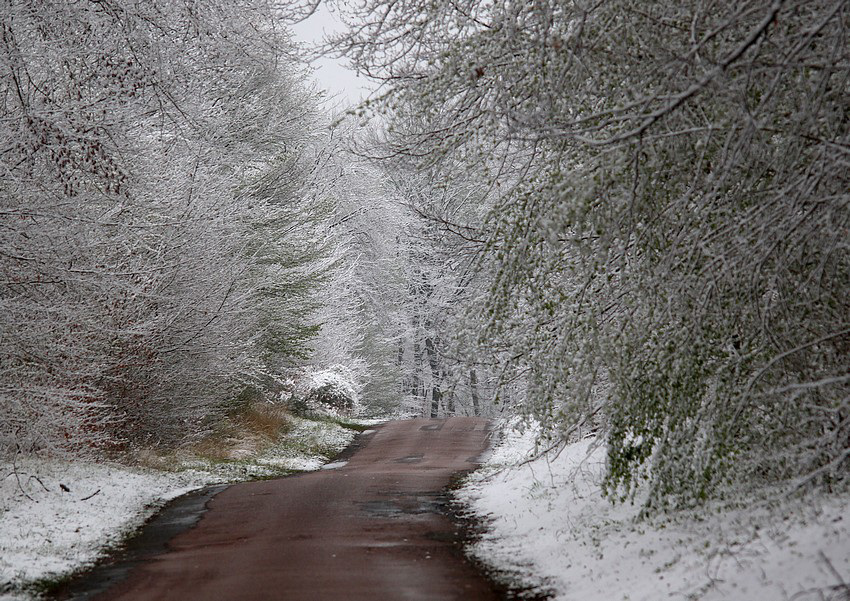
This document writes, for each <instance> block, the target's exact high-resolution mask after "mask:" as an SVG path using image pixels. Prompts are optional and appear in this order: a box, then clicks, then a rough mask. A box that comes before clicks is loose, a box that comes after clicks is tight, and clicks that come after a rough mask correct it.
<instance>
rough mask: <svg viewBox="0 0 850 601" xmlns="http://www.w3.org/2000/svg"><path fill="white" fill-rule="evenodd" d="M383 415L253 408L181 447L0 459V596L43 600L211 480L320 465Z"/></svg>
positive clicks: (261, 475)
mask: <svg viewBox="0 0 850 601" xmlns="http://www.w3.org/2000/svg"><path fill="white" fill-rule="evenodd" d="M379 421H381V420H349V419H346V418H338V417H325V416H322V417H311V418H304V417H297V416H293V415H290V414H289V413H287V412H286V411H284V410H283V409H281V408H280V407H278V406H275V405H271V404H252V405H248V406H246V407H245V408H243V410H241V411H239V412H237V413H234V414H232V415H230V416H228V418H227V419H226V420H224V421H223V422H222V423H221V424H219V426H218V427H217V428H216V429H215V430H214V431H213V432H212V433H211V434H210V435H208V436H206V437H204V438H203V439H200V440H197V441H194V442H193V443H191V444H187V445H185V446H183V447H180V448H177V449H172V450H162V449H145V450H144V451H141V452H139V453H138V454H137V455H136V456H135V457H134V458H132V459H131V460H128V461H125V462H124V463H122V464H118V463H106V462H101V463H94V462H84V461H68V460H60V459H39V458H33V457H28V458H25V457H18V458H16V460H15V462H14V464H13V463H11V462H6V463H0V477H2V478H3V479H2V480H0V601H9V600H13V599H14V600H23V599H33V598H38V597H39V596H40V595H42V594H46V593H49V592H51V591H52V590H55V589H56V588H57V587H61V585H62V584H63V583H64V582H65V581H66V580H67V579H68V578H69V577H70V576H72V575H73V574H75V573H76V572H78V571H80V570H82V569H85V568H86V567H88V566H90V565H92V564H93V563H94V562H95V561H96V560H97V559H98V558H99V557H100V556H102V555H104V554H105V553H106V552H107V551H109V550H110V549H113V548H116V547H118V546H119V545H121V543H122V542H123V541H124V540H126V539H127V537H129V536H130V535H132V534H133V533H134V532H135V531H136V530H137V529H138V528H140V527H141V526H142V525H143V524H144V523H145V522H146V521H147V520H148V519H149V518H150V517H151V516H152V515H153V514H155V513H156V512H157V511H158V510H159V509H160V508H161V507H162V506H163V505H164V504H165V503H166V502H168V501H169V500H171V499H174V498H176V497H179V496H181V495H183V494H185V493H187V492H189V491H192V490H195V489H198V488H201V487H203V486H206V485H209V484H220V483H228V482H238V481H244V480H252V479H260V478H273V477H280V476H284V475H287V474H291V473H294V472H300V471H308V470H314V469H318V468H319V467H321V466H322V465H323V464H324V463H326V462H327V461H329V460H331V459H332V458H333V457H335V456H336V455H337V454H338V453H339V452H341V451H342V450H343V449H344V448H345V447H346V446H348V444H349V443H350V442H351V441H352V440H353V438H354V437H355V436H356V435H357V433H358V432H359V431H362V430H364V429H368V428H369V427H370V425H373V424H375V423H377V422H379Z"/></svg>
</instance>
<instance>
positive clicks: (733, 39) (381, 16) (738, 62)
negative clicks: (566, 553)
mask: <svg viewBox="0 0 850 601" xmlns="http://www.w3.org/2000/svg"><path fill="white" fill-rule="evenodd" d="M338 9H339V10H340V12H341V14H343V15H344V17H345V18H346V19H347V23H348V25H349V30H348V32H347V33H345V34H342V35H340V36H337V39H336V40H335V44H336V48H337V49H338V51H341V52H344V53H345V54H346V56H348V57H349V58H350V59H351V60H352V61H353V63H354V64H355V65H356V66H357V67H358V69H359V70H361V71H362V72H364V73H367V74H369V75H370V76H372V77H374V78H375V79H377V80H378V81H380V82H382V85H381V87H380V88H379V93H378V94H376V95H375V97H374V98H373V99H371V101H370V102H369V103H368V104H367V106H365V107H362V112H364V113H369V112H374V113H378V114H381V115H383V117H384V118H385V119H387V121H388V128H387V134H386V136H385V140H384V147H385V155H386V156H390V157H394V159H392V160H394V161H395V162H396V163H400V164H404V165H408V167H407V169H409V170H410V171H412V172H414V173H419V174H427V175H426V176H425V177H424V179H423V180H422V181H421V182H420V183H419V184H418V186H417V189H416V197H417V199H419V200H420V201H421V202H420V204H419V205H418V207H417V210H418V212H420V213H421V214H423V215H426V216H427V217H428V218H429V219H430V222H431V227H432V228H433V229H434V230H435V231H437V232H439V233H440V235H439V236H437V237H436V239H435V242H436V246H432V248H437V249H442V252H444V253H448V255H450V256H452V257H459V256H463V255H464V254H471V255H474V258H473V259H472V260H471V261H470V262H469V263H467V264H466V265H468V266H469V268H470V269H471V273H469V274H467V273H466V272H465V269H466V268H464V269H462V270H461V271H459V272H455V273H452V274H451V276H452V277H449V278H448V279H447V280H446V279H445V275H446V274H443V273H440V274H435V275H437V277H439V278H441V279H439V280H437V283H436V285H437V286H439V287H440V289H442V293H441V292H439V291H436V290H435V291H434V292H432V293H431V294H432V295H434V296H436V295H442V296H444V297H453V298H455V302H454V303H453V304H454V306H455V307H456V311H453V312H452V313H451V315H452V316H454V315H458V316H462V319H461V320H460V322H459V323H460V324H462V326H461V327H458V328H457V331H458V332H461V338H460V340H459V342H461V343H464V348H465V354H466V356H467V358H468V360H469V359H470V358H471V359H474V360H472V361H470V365H473V366H476V365H477V366H481V367H482V368H483V367H484V366H486V367H487V368H486V372H487V373H488V374H489V378H491V379H492V378H495V380H496V382H497V383H498V384H499V390H501V391H502V392H501V393H497V396H496V400H497V401H499V400H501V401H502V402H506V403H508V404H509V408H510V410H511V411H515V412H518V413H520V414H525V415H527V416H529V417H531V418H533V419H535V420H536V421H538V422H539V423H540V424H542V426H543V427H544V429H545V430H546V432H547V433H548V435H549V437H550V438H551V439H552V441H553V443H555V444H557V443H559V442H563V441H566V440H569V439H570V438H571V437H575V436H581V435H583V434H584V433H585V432H588V431H596V432H599V433H601V434H603V436H602V440H604V441H605V443H606V444H607V446H608V475H607V481H606V489H607V490H608V491H609V493H610V494H611V495H612V497H613V498H628V497H629V496H630V495H632V494H633V492H634V491H635V489H636V487H637V486H638V485H639V484H640V483H641V482H646V481H648V483H649V486H650V490H651V495H650V498H649V501H648V505H649V507H658V506H665V505H688V504H692V503H695V502H699V501H701V500H702V499H705V498H707V497H708V496H710V495H715V494H719V493H722V491H723V490H724V488H725V486H726V485H728V484H734V485H736V486H740V485H741V484H743V483H749V484H750V485H753V486H762V485H765V484H773V483H784V484H786V485H790V487H791V488H792V489H796V488H800V487H805V486H807V485H810V484H820V485H824V486H827V487H833V486H837V485H838V484H840V483H841V482H845V483H846V480H847V478H846V476H847V473H848V465H850V294H848V290H850V286H849V285H848V284H850V254H848V244H850V235H848V234H850V229H848V228H849V227H850V176H848V166H850V135H849V134H850V85H848V79H849V78H850V48H848V44H850V5H848V3H847V2H845V1H843V0H813V1H811V2H805V3H800V2H786V1H782V0H773V1H771V2H765V1H755V0H753V1H748V0H743V1H740V0H734V1H733V0H688V1H685V2H675V3H671V2H660V1H658V2H656V1H652V0H602V1H598V2H584V1H583V0H532V1H525V0H522V1H514V0H495V1H494V2H477V1H476V0H436V1H433V2H423V1H421V0H369V1H367V2H363V3H362V4H361V5H358V7H357V8H356V9H355V8H352V7H350V6H347V4H346V3H343V2H340V3H339V6H338ZM392 160H391V162H392ZM432 252H437V255H436V256H439V251H433V250H432ZM439 264H440V265H443V266H447V265H448V264H447V263H446V262H445V261H440V262H439ZM453 295H456V296H453ZM473 349H475V350H473Z"/></svg>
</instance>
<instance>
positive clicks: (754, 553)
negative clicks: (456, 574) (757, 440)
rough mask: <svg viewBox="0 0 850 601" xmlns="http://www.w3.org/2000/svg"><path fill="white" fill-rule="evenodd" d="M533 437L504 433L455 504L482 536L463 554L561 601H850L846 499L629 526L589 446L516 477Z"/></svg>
mask: <svg viewBox="0 0 850 601" xmlns="http://www.w3.org/2000/svg"><path fill="white" fill-rule="evenodd" d="M533 445H534V432H526V433H525V434H519V433H517V432H508V433H507V435H506V437H505V438H504V439H503V440H502V442H501V443H500V444H499V445H498V446H497V447H496V448H495V449H494V452H493V453H492V455H491V456H490V457H489V459H488V460H487V462H486V465H485V467H484V468H483V469H481V470H479V471H478V472H476V473H474V474H473V475H472V476H471V477H470V479H469V481H468V483H467V484H466V486H464V487H463V488H462V489H461V490H460V491H459V493H458V497H459V500H460V501H461V502H462V503H464V504H465V505H466V506H467V507H469V508H470V510H471V511H472V512H473V513H474V514H476V515H477V516H479V517H481V518H483V519H484V520H485V521H486V522H487V523H488V525H489V528H488V531H487V533H486V534H485V535H483V537H482V538H481V540H480V541H479V542H477V543H476V544H475V545H474V546H473V548H472V549H471V552H472V553H473V554H474V555H475V556H477V557H478V558H479V559H480V560H482V561H484V563H485V564H488V565H490V566H492V567H494V568H496V569H498V570H500V571H502V572H503V573H505V574H508V575H510V577H511V578H512V579H514V580H515V581H518V582H520V583H522V584H523V585H525V586H528V587H531V589H532V591H534V592H547V591H548V592H551V593H552V594H553V596H554V598H555V599H558V600H562V601H569V600H580V601H595V600H599V601H603V600H604V601H618V600H623V601H625V600H628V601H658V600H659V599H686V600H692V601H694V600H700V601H718V600H728V599H736V600H737V599H759V600H761V599H765V600H767V599H769V600H788V601H790V600H792V599H793V600H794V601H815V600H818V601H830V600H834V601H838V600H839V599H840V600H842V601H844V600H846V599H850V588H848V583H850V536H849V534H850V511H848V509H850V498H848V497H847V496H838V497H827V496H818V497H813V496H808V497H806V498H804V499H795V500H784V501H781V502H779V501H773V502H768V501H765V500H762V501H760V502H758V503H749V504H748V503H747V502H746V500H740V501H739V502H738V503H737V504H736V505H728V504H727V505H726V506H724V507H721V506H719V505H715V506H711V507H708V508H706V509H703V510H700V511H699V512H677V513H675V514H672V515H664V516H658V517H655V518H652V519H650V520H647V519H644V520H638V519H637V517H638V512H639V500H638V501H637V502H636V504H635V505H632V504H629V503H625V504H618V505H612V504H611V503H610V502H609V501H608V500H607V499H605V498H603V497H602V494H601V490H600V482H601V479H602V474H603V470H604V460H605V452H604V449H603V448H602V447H601V446H600V445H598V444H597V443H596V441H594V440H589V439H586V440H583V441H581V442H578V443H575V444H572V445H569V446H568V447H567V448H566V449H564V450H563V451H562V452H561V453H560V455H558V456H557V457H555V456H554V455H552V456H549V457H542V458H540V459H537V460H534V461H530V462H528V463H526V464H524V465H520V466H517V463H519V462H520V461H521V459H522V458H523V457H527V456H529V454H530V453H531V452H532V451H533Z"/></svg>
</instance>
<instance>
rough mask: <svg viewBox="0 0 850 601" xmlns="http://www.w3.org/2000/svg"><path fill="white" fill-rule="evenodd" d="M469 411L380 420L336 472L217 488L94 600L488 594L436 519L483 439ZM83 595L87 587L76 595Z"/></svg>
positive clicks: (449, 528)
mask: <svg viewBox="0 0 850 601" xmlns="http://www.w3.org/2000/svg"><path fill="white" fill-rule="evenodd" d="M488 433H489V430H488V422H487V421H486V420H484V419H480V418H466V417H456V418H450V419H447V420H424V419H416V420H406V421H397V422H390V423H388V424H385V425H383V426H381V427H379V428H378V429H377V431H376V432H374V433H372V434H363V435H361V437H360V439H361V441H360V448H359V449H358V450H357V451H356V452H355V453H354V454H353V456H351V457H350V459H349V461H348V463H347V464H346V465H344V466H342V467H339V468H337V469H329V470H322V471H319V472H312V473H308V474H303V475H299V476H293V477H288V478H282V479H278V480H266V481H260V482H246V483H242V484H237V485H234V486H231V487H229V488H227V489H226V490H224V491H223V492H220V493H218V494H217V495H216V496H215V497H213V498H212V500H211V501H209V503H208V508H209V510H208V511H207V512H206V513H205V514H204V515H203V517H202V518H201V520H200V522H199V523H198V524H197V526H195V527H194V528H192V529H190V530H187V531H185V532H182V533H181V534H178V535H177V536H176V537H174V538H172V539H171V540H170V542H168V544H167V549H168V551H167V552H166V553H163V554H159V555H156V556H154V557H153V558H148V559H146V560H144V561H140V562H137V563H136V565H135V566H134V567H133V568H132V569H131V570H130V571H129V574H127V576H126V577H125V578H124V579H123V580H122V581H121V582H119V583H117V584H115V585H114V586H112V587H111V588H109V589H108V590H106V592H103V593H100V594H98V595H96V596H94V597H93V598H95V599H98V600H107V599H120V600H126V601H131V600H133V601H135V600H171V599H173V600H181V601H191V600H196V599H197V600H204V601H208V600H213V599H222V600H231V599H232V600H237V599H238V600H242V599H244V600H296V601H301V600H317V601H319V600H321V601H335V600H348V601H359V600H367V599H368V600H370V601H371V600H386V601H391V600H410V601H426V600H427V601H437V600H440V601H442V600H453V599H458V600H460V599H464V600H482V601H483V600H490V599H499V598H500V595H498V594H497V593H496V592H495V591H494V589H493V588H492V586H491V584H490V582H489V581H488V580H487V579H486V578H484V577H483V576H482V575H481V574H480V573H479V572H478V571H476V569H475V568H474V567H473V566H472V565H470V564H469V563H468V562H466V561H465V560H464V558H463V556H462V554H461V553H460V552H459V548H458V545H457V544H456V543H455V539H456V538H457V536H456V534H457V533H456V525H455V524H454V523H453V522H452V521H451V519H450V518H449V517H447V516H446V515H445V512H444V510H445V503H446V498H445V489H446V487H447V486H449V484H450V483H451V481H452V478H453V477H454V476H455V475H456V474H458V473H460V472H464V471H468V470H470V469H473V468H474V467H475V465H476V464H475V461H476V458H477V457H478V456H479V455H480V454H481V453H482V452H483V451H484V450H485V449H486V447H487V444H488ZM86 597H87V598H91V595H90V594H89V595H86Z"/></svg>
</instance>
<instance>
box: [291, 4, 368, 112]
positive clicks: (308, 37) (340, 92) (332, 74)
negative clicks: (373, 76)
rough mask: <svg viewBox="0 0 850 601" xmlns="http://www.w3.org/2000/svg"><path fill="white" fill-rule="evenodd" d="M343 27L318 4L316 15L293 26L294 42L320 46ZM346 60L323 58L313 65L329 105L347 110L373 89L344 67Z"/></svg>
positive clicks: (363, 79) (331, 14)
mask: <svg viewBox="0 0 850 601" xmlns="http://www.w3.org/2000/svg"><path fill="white" fill-rule="evenodd" d="M344 27H345V26H344V25H343V24H342V23H341V22H340V21H339V19H337V17H336V15H334V14H333V13H331V12H330V11H329V10H328V9H327V7H326V6H325V3H324V2H322V3H320V4H319V8H318V9H317V10H316V12H315V13H314V14H313V15H312V16H311V17H310V18H309V19H307V20H305V21H302V22H301V23H298V24H297V25H295V26H294V27H293V33H294V35H295V39H296V40H298V41H299V42H306V43H321V42H322V40H323V38H324V37H325V36H326V35H329V34H332V33H334V32H338V31H341V30H342V29H344ZM346 63H347V61H346V59H335V58H329V57H323V58H320V59H318V60H316V61H314V62H313V68H314V69H316V72H315V73H314V76H315V78H316V80H317V81H318V83H319V86H320V87H322V88H324V89H326V90H327V91H328V96H329V97H332V98H331V99H330V103H331V105H332V106H334V105H338V106H339V108H347V107H349V106H352V105H355V104H357V103H358V102H359V101H360V100H362V99H363V98H365V97H366V96H367V95H368V93H369V91H370V90H371V89H372V85H373V84H372V83H371V82H370V81H368V80H367V79H366V78H365V77H362V76H361V77H358V76H357V75H356V73H355V72H354V71H353V70H352V69H349V68H348V67H347V66H346Z"/></svg>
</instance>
